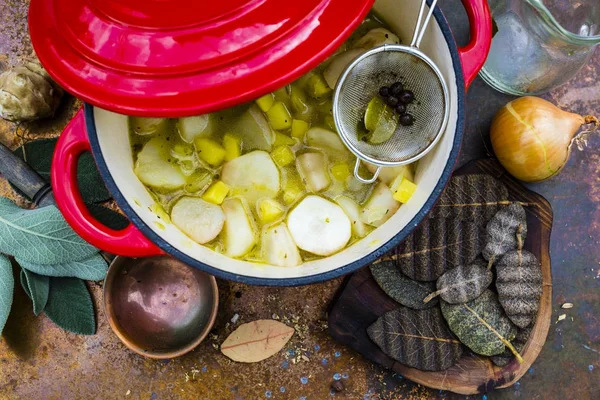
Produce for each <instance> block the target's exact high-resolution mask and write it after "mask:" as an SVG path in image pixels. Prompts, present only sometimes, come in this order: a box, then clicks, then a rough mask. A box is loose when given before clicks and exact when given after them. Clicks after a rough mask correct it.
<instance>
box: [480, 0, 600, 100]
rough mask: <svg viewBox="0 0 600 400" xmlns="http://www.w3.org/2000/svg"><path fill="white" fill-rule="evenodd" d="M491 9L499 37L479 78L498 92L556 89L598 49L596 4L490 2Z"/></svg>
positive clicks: (594, 0)
mask: <svg viewBox="0 0 600 400" xmlns="http://www.w3.org/2000/svg"><path fill="white" fill-rule="evenodd" d="M490 7H491V9H492V16H493V18H494V21H495V22H496V25H497V27H498V31H497V33H496V35H495V36H494V39H493V41H492V48H491V50H490V54H489V56H488V59H487V61H486V63H485V65H484V67H483V69H482V70H481V72H480V75H481V77H482V78H483V79H484V80H485V81H486V82H487V83H488V84H489V85H490V86H492V87H493V88H495V89H496V90H499V91H501V92H505V93H509V94H514V95H526V94H540V93H544V92H546V91H548V90H550V89H553V88H555V87H557V86H560V85H562V84H563V83H565V82H567V81H568V80H569V79H571V78H572V77H573V76H575V74H576V73H577V72H578V71H579V69H580V68H581V67H582V66H583V65H585V63H586V62H587V61H588V60H589V58H590V57H591V56H592V54H593V53H594V49H595V47H596V45H597V44H598V43H600V1H598V0H490Z"/></svg>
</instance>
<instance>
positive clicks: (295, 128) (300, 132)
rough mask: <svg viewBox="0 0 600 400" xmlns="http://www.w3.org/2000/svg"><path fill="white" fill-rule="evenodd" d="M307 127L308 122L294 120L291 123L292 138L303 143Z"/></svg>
mask: <svg viewBox="0 0 600 400" xmlns="http://www.w3.org/2000/svg"><path fill="white" fill-rule="evenodd" d="M308 127H309V125H308V122H306V121H302V120H301V119H294V120H293V121H292V137H295V138H296V139H299V140H300V141H304V135H306V131H308Z"/></svg>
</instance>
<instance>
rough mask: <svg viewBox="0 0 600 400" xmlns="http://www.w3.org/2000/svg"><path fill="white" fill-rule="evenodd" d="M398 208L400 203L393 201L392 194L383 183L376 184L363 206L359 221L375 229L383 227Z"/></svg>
mask: <svg viewBox="0 0 600 400" xmlns="http://www.w3.org/2000/svg"><path fill="white" fill-rule="evenodd" d="M398 208H400V203H398V202H397V201H396V200H394V194H393V193H392V191H391V190H390V188H388V187H387V186H386V185H384V184H383V183H378V184H377V186H375V189H373V193H371V197H369V200H367V202H366V203H365V205H364V206H363V209H362V212H361V214H360V219H361V220H362V221H363V222H364V223H365V224H367V225H372V226H375V227H378V226H381V225H383V223H384V222H385V221H387V220H388V219H390V218H391V216H392V215H394V213H395V212H396V211H397V210H398Z"/></svg>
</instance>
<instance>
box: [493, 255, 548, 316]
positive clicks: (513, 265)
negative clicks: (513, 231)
mask: <svg viewBox="0 0 600 400" xmlns="http://www.w3.org/2000/svg"><path fill="white" fill-rule="evenodd" d="M519 247H521V246H519ZM496 289H498V299H499V300H500V304H502V308H504V311H505V312H506V315H508V318H510V319H511V321H512V322H513V323H514V324H515V325H517V326H518V327H519V328H524V327H526V326H528V325H530V324H531V322H532V321H533V320H534V319H535V317H536V315H537V312H538V308H539V306H540V297H541V295H542V270H541V268H540V263H539V261H538V260H537V259H536V258H535V256H534V255H533V254H531V253H530V252H528V251H527V250H517V251H511V252H509V253H507V254H505V255H504V257H502V259H501V260H500V261H499V262H498V264H496Z"/></svg>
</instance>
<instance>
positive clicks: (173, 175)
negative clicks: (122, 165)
mask: <svg viewBox="0 0 600 400" xmlns="http://www.w3.org/2000/svg"><path fill="white" fill-rule="evenodd" d="M169 160H170V153H169V143H168V142H167V141H166V140H164V139H163V138H161V137H155V138H153V139H151V140H150V141H149V142H148V143H146V144H145V145H144V147H143V148H142V151H140V152H139V153H138V156H137V161H136V163H135V169H134V172H135V174H136V175H137V177H138V178H139V180H140V181H142V183H143V184H145V185H148V186H150V187H152V188H154V189H157V190H162V191H171V190H175V189H179V188H180V187H182V186H183V185H185V183H186V177H185V175H184V174H183V172H182V171H181V169H180V168H179V167H178V166H177V165H176V164H173V163H171V162H169Z"/></svg>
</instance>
